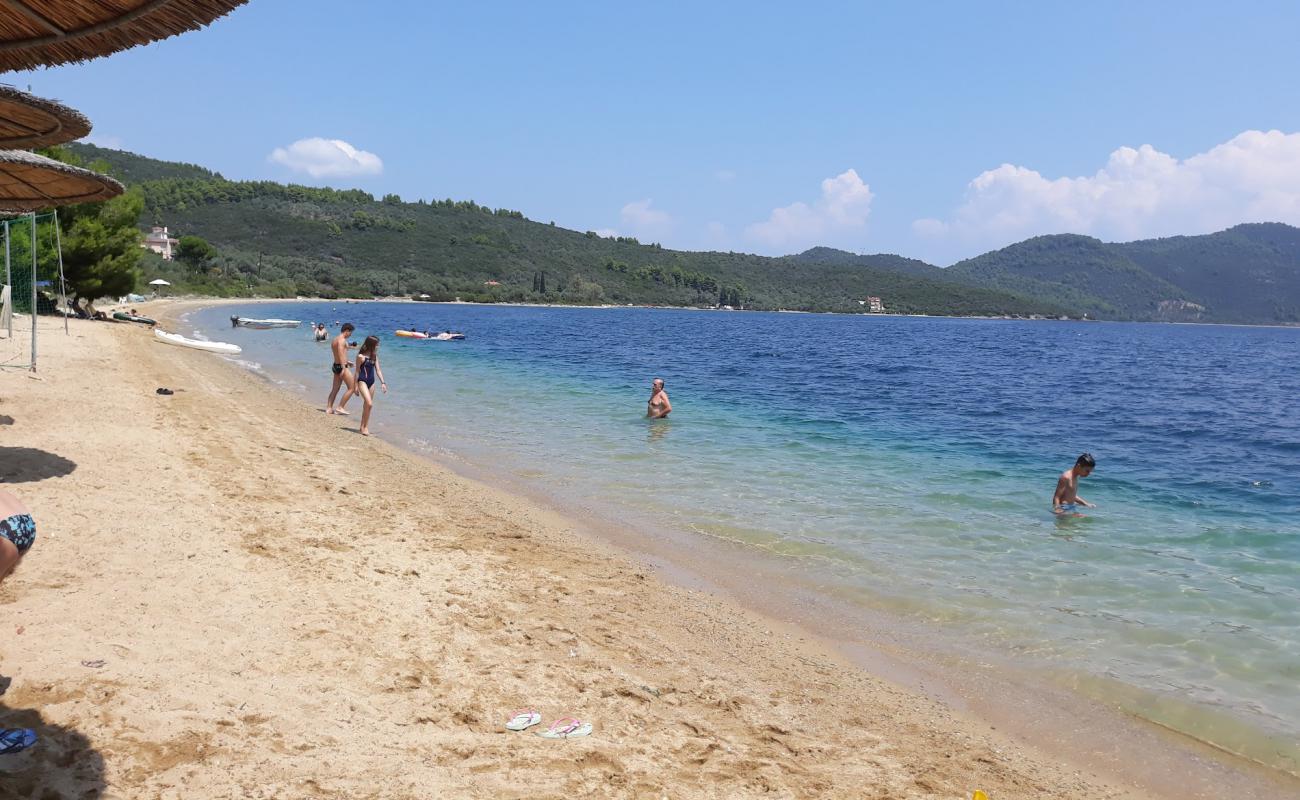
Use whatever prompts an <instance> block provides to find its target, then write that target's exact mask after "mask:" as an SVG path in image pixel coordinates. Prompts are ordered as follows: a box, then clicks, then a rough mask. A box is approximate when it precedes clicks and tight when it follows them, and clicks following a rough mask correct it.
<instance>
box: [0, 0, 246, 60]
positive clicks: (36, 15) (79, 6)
mask: <svg viewBox="0 0 1300 800" xmlns="http://www.w3.org/2000/svg"><path fill="white" fill-rule="evenodd" d="M245 2H247V0H0V70H6V71H7V70H20V69H32V68H33V67H41V66H53V65H55V64H68V63H72V62H75V61H88V60H90V59H92V58H98V57H99V56H106V55H108V54H109V53H116V52H117V51H119V50H125V49H127V48H129V47H135V46H136V45H139V44H146V43H148V42H155V41H157V40H159V39H166V38H167V37H169V36H175V35H176V34H178V33H184V32H186V31H192V30H197V29H199V28H202V27H203V26H204V25H207V24H208V23H210V22H212V21H213V20H215V19H217V18H218V17H222V16H225V15H226V14H228V13H230V12H231V11H233V10H234V9H236V8H238V7H239V6H241V5H243V4H244V3H245Z"/></svg>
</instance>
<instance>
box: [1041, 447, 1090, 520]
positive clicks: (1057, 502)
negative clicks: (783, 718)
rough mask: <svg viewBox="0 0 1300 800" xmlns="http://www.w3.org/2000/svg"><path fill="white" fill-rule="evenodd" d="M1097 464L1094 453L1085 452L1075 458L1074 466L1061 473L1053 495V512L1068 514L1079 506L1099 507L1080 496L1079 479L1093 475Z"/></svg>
mask: <svg viewBox="0 0 1300 800" xmlns="http://www.w3.org/2000/svg"><path fill="white" fill-rule="evenodd" d="M1096 466H1097V461H1096V459H1094V458H1093V457H1092V453H1084V454H1083V455H1081V456H1079V457H1078V458H1077V459H1075V462H1074V466H1073V467H1070V468H1069V469H1067V470H1066V471H1065V472H1062V473H1061V478H1060V480H1058V481H1057V482H1056V493H1055V494H1053V495H1052V513H1053V514H1068V513H1070V512H1071V511H1074V510H1075V508H1076V507H1077V506H1083V507H1084V508H1096V507H1097V506H1095V505H1093V504H1092V503H1089V502H1088V501H1087V500H1084V499H1083V498H1082V497H1080V496H1079V479H1080V478H1086V477H1088V476H1089V475H1091V474H1092V471H1093V469H1095V468H1096Z"/></svg>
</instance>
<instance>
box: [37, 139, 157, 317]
mask: <svg viewBox="0 0 1300 800" xmlns="http://www.w3.org/2000/svg"><path fill="white" fill-rule="evenodd" d="M96 150H97V148H96ZM40 152H41V154H42V155H45V156H47V157H49V158H53V159H56V160H58V161H63V162H65V163H68V164H74V165H79V166H89V167H90V168H92V169H98V170H105V169H108V167H109V165H108V164H107V163H106V162H104V161H100V160H95V161H90V162H89V163H87V159H85V158H83V152H86V151H83V150H81V149H80V148H78V149H76V150H74V149H72V148H67V147H51V148H46V149H44V150H41V151H40ZM90 154H93V153H90ZM137 158H138V157H137ZM144 160H147V159H144ZM143 210H144V194H143V192H141V191H140V190H139V189H138V188H132V189H131V190H129V191H127V192H126V193H125V194H123V195H121V196H119V197H115V198H113V199H112V200H108V201H107V202H103V203H81V204H79V205H71V206H64V207H62V208H60V209H59V210H58V220H59V229H60V235H61V241H62V253H63V275H64V279H65V281H66V284H67V289H68V294H69V296H70V298H72V300H73V301H74V302H79V301H82V300H85V301H90V302H93V301H95V300H98V299H99V298H101V297H119V296H121V295H124V294H127V293H129V292H133V291H135V287H136V283H137V282H138V281H139V279H140V271H139V268H138V265H139V263H140V256H141V253H142V250H141V249H140V239H141V235H140V229H139V227H138V226H139V221H140V216H141V213H142V212H143ZM49 225H52V221H51V222H50V223H46V224H45V225H44V226H42V227H46V226H49ZM37 236H38V241H39V242H41V247H42V248H44V247H45V243H46V242H49V243H50V244H53V242H54V232H53V229H52V228H48V229H47V230H45V231H41V230H39V229H38V232H37ZM29 252H30V251H29ZM47 258H48V260H49V261H50V262H51V263H50V264H49V265H48V266H46V267H45V268H44V269H43V270H42V272H43V273H45V274H48V275H50V277H51V279H52V278H53V276H54V275H55V274H57V270H58V256H57V254H56V253H52V254H51V255H50V256H47Z"/></svg>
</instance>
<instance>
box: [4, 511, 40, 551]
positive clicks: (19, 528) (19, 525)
mask: <svg viewBox="0 0 1300 800" xmlns="http://www.w3.org/2000/svg"><path fill="white" fill-rule="evenodd" d="M0 536H3V537H5V538H6V539H8V540H9V541H11V542H13V543H14V547H17V548H18V552H19V553H26V552H27V550H28V548H30V547H31V546H32V542H34V541H36V523H35V522H34V521H33V520H32V517H31V515H30V514H14V515H13V516H12V517H10V518H8V519H3V520H0Z"/></svg>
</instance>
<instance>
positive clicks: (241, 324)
mask: <svg viewBox="0 0 1300 800" xmlns="http://www.w3.org/2000/svg"><path fill="white" fill-rule="evenodd" d="M301 324H302V320H297V319H253V318H251V317H231V318H230V327H232V328H256V329H258V330H265V329H267V328H296V327H298V326H299V325H301Z"/></svg>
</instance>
